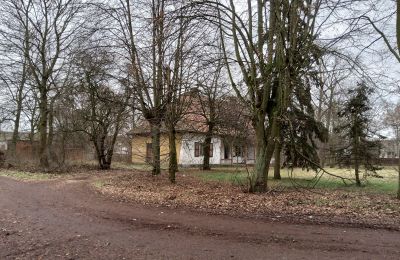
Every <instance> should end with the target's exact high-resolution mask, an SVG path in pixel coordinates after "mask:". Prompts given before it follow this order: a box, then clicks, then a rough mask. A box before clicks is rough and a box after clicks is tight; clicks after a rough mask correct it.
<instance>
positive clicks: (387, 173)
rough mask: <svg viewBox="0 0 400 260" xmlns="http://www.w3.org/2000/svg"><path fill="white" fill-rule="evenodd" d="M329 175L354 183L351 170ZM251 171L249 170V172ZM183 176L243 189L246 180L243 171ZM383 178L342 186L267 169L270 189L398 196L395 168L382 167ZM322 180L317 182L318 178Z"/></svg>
mask: <svg viewBox="0 0 400 260" xmlns="http://www.w3.org/2000/svg"><path fill="white" fill-rule="evenodd" d="M326 170H327V171H328V172H329V173H332V174H335V175H339V176H342V177H345V178H349V179H353V178H354V172H353V171H352V170H350V169H338V168H327V169H326ZM249 171H251V169H249ZM182 172H184V173H187V174H191V175H194V176H197V177H199V178H200V179H203V180H207V181H220V182H231V183H233V184H236V185H241V184H243V185H245V184H246V183H247V179H248V177H247V176H248V171H247V170H246V169H245V168H216V169H213V170H211V171H206V172H204V171H200V170H196V169H183V170H182ZM378 174H379V175H380V176H382V177H383V178H376V177H371V176H369V177H367V178H366V179H363V181H362V182H363V186H362V187H361V188H359V187H356V186H355V184H354V183H352V182H350V181H346V183H344V182H343V181H342V180H341V179H340V178H337V177H333V176H330V175H328V174H326V173H325V174H323V175H322V176H320V175H316V173H315V172H314V171H306V170H302V169H299V168H296V169H294V170H293V172H292V171H290V170H289V169H282V170H281V176H282V180H274V179H273V178H272V175H273V169H272V168H271V169H270V176H271V177H270V178H269V180H268V182H269V183H268V185H269V187H270V188H277V187H282V186H283V187H307V188H311V187H315V188H317V189H344V190H349V191H366V192H377V193H386V194H395V193H396V192H397V185H398V184H397V178H398V177H397V172H396V170H395V168H394V167H385V168H384V169H383V170H381V171H378ZM319 177H321V178H320V179H319V180H318V181H317V178H319Z"/></svg>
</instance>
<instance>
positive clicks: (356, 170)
mask: <svg viewBox="0 0 400 260" xmlns="http://www.w3.org/2000/svg"><path fill="white" fill-rule="evenodd" d="M358 138H359V137H358V135H357V134H356V136H355V138H354V150H355V158H354V173H355V175H356V184H357V186H361V181H360V162H359V160H358V159H359V153H360V152H361V151H360V150H359V149H358Z"/></svg>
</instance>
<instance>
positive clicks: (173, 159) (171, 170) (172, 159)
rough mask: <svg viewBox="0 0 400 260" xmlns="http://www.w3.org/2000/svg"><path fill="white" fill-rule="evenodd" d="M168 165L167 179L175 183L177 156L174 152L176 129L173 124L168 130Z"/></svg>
mask: <svg viewBox="0 0 400 260" xmlns="http://www.w3.org/2000/svg"><path fill="white" fill-rule="evenodd" d="M168 137H169V167H168V174H169V175H168V179H169V181H170V182H171V183H175V180H176V172H177V171H178V156H177V153H176V131H175V128H174V127H173V126H171V127H170V130H169V136H168Z"/></svg>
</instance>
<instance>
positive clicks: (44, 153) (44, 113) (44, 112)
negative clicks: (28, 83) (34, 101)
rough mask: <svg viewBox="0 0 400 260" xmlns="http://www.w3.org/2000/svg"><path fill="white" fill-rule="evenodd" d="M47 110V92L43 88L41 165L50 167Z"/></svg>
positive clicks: (40, 103) (40, 104) (40, 107)
mask: <svg viewBox="0 0 400 260" xmlns="http://www.w3.org/2000/svg"><path fill="white" fill-rule="evenodd" d="M47 112H48V111H47V92H46V91H43V90H42V91H41V93H40V100H39V135H40V143H39V159H40V167H42V168H44V169H47V168H48V167H49V158H48V155H47Z"/></svg>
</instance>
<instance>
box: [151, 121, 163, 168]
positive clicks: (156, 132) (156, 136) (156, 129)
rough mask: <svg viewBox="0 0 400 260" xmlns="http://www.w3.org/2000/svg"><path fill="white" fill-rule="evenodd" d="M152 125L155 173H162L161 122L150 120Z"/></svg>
mask: <svg viewBox="0 0 400 260" xmlns="http://www.w3.org/2000/svg"><path fill="white" fill-rule="evenodd" d="M150 127H151V142H152V145H151V147H152V151H153V160H152V164H153V170H152V174H153V175H159V174H161V156H160V135H161V131H160V128H161V123H160V122H159V121H156V122H150Z"/></svg>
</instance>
